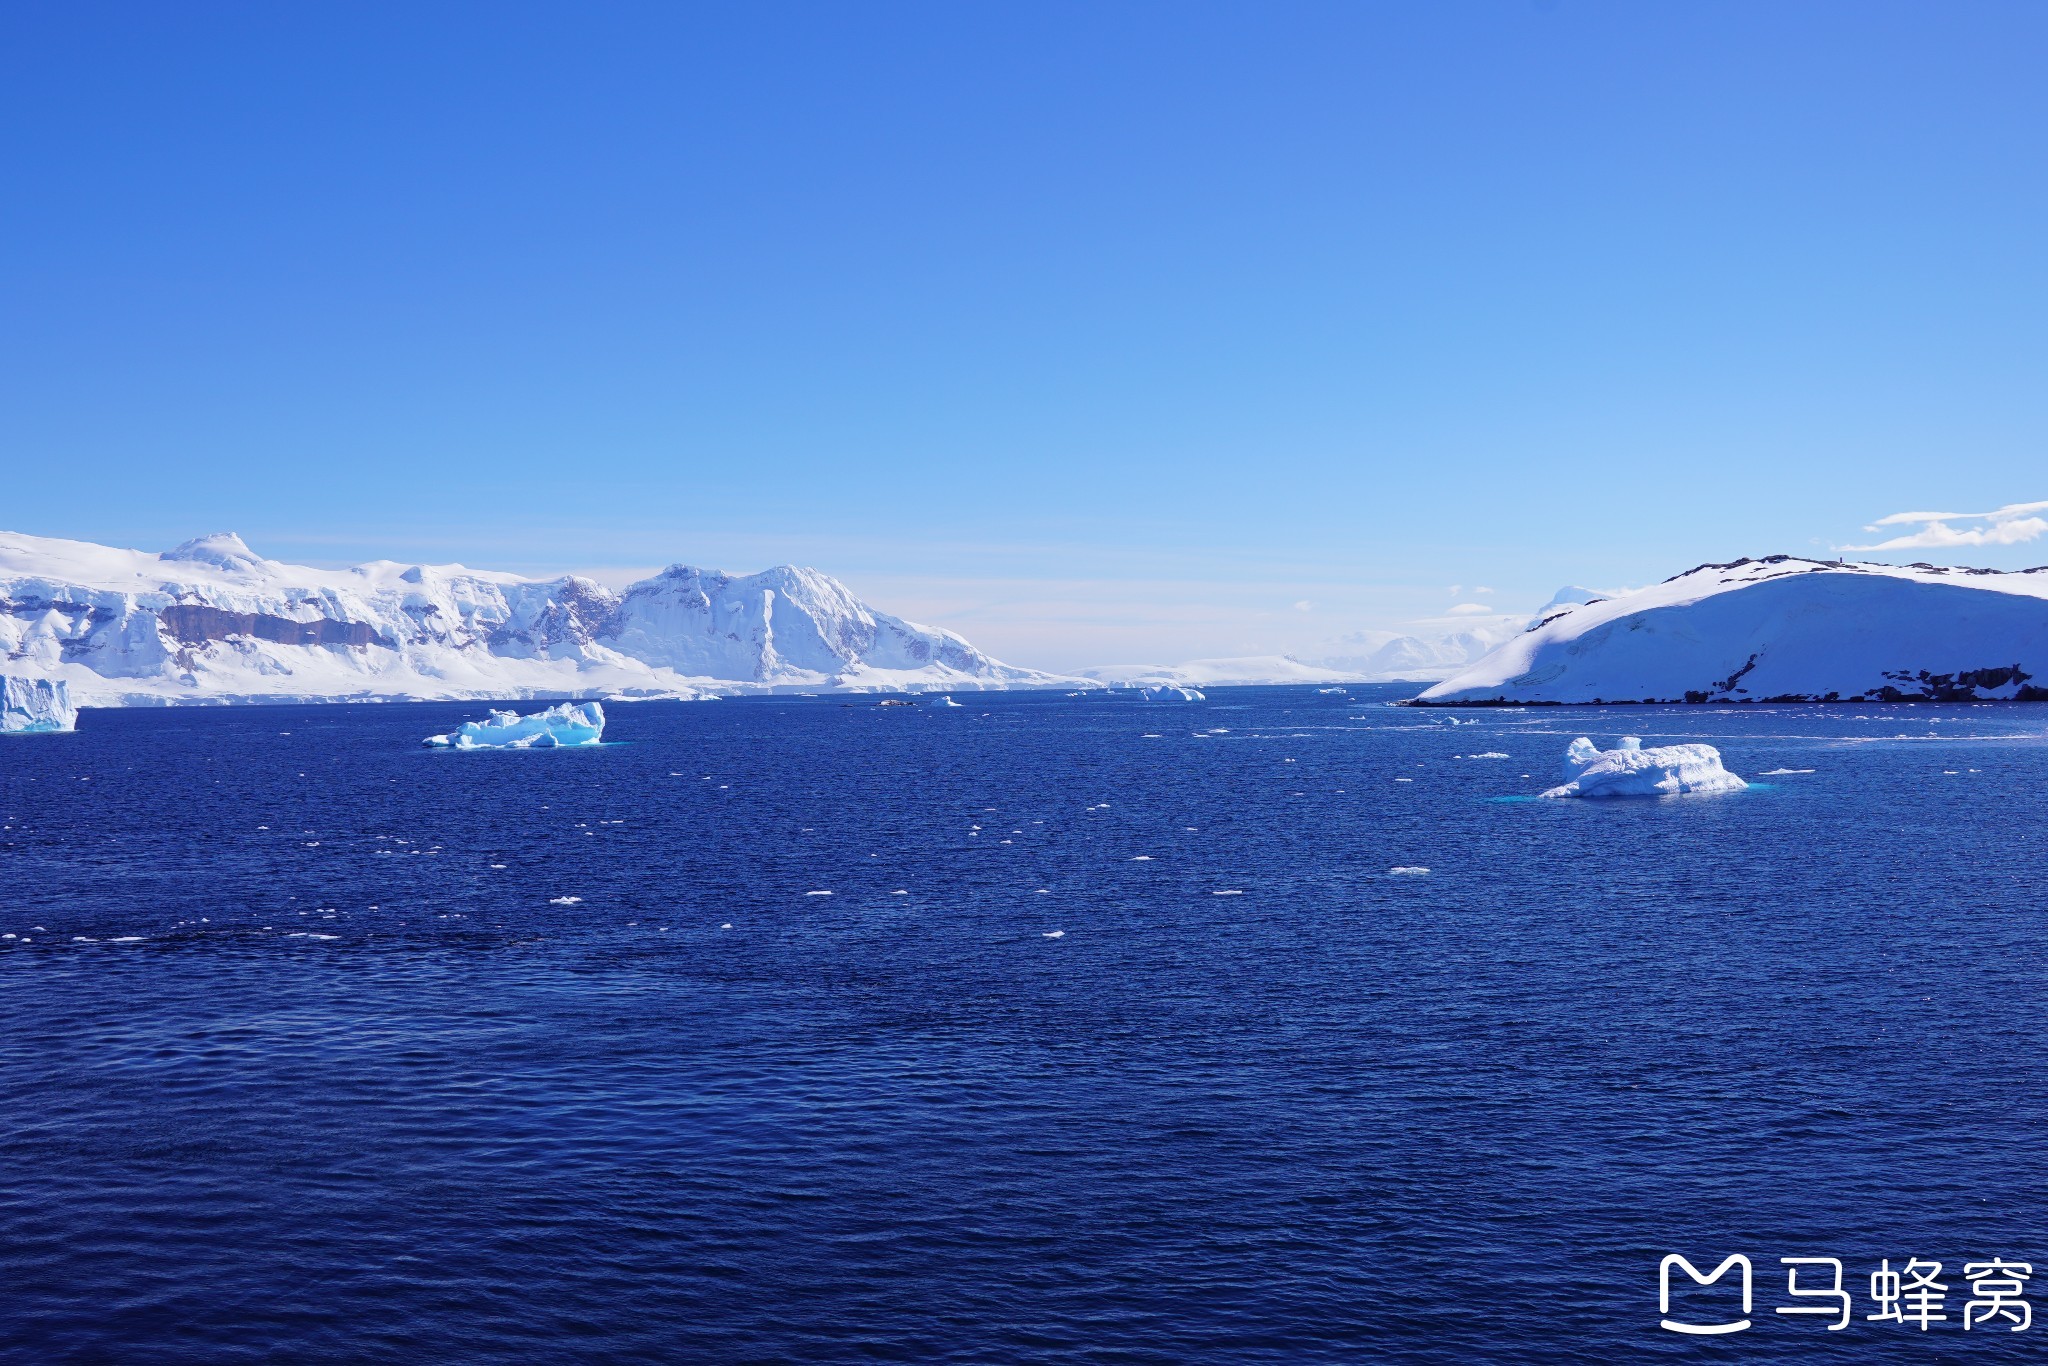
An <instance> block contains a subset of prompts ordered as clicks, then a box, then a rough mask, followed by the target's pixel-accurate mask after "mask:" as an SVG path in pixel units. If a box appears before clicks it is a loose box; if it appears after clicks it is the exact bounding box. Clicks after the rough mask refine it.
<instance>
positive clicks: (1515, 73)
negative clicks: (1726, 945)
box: [0, 0, 2048, 666]
mask: <svg viewBox="0 0 2048 1366" xmlns="http://www.w3.org/2000/svg"><path fill="white" fill-rule="evenodd" d="M2044 69H2048V6H2043V5H2040V4H2033V3H2026V4H2020V3H2013V4H1999V3H1968V4H1951V3H1940V4H1937V3H1923V4H1888V3H1868V2H1865V0H1859V2H1858V3H1843V4H1822V3H1814V4H1804V3H1789V4H1788V3H1750V4H1743V3H1725V4H1693V3H1678V2H1676V0H1674V2H1673V3H1659V4H1643V3H1583V2H1582V0H1560V2H1559V3H1554V4H1538V3H1528V2H1526V0H1523V2H1520V3H1510V2H1507V0H1503V2H1502V3H1477V2H1474V3H1445V4H1434V3H1430V4H1425V3H1402V4H1394V3H1381V4H1374V3H1365V2H1364V0H1347V3H1341V4H1284V3H1283V4H1256V5H1254V4H1249V3H1247V4H1241V5H1228V6H1226V5H1220V4H1199V3H1197V4H1189V3H1174V4H1148V3H1130V2H1119V3H1113V4H1102V3H1089V4H1071V5H1070V4H1059V3H1044V2H1042V0H1034V3H1030V4H1012V5H1001V4H957V3H945V4H911V3H862V4H843V3H833V4H776V3H747V4H737V3H735V4H717V5H708V4H707V5H689V4H681V3H662V4H648V5H638V4H626V3H606V4H601V5H568V4H548V5H522V4H509V3H491V4H477V5H464V4H450V3H430V4H406V5H376V4H346V5H344V4H324V5H316V4H273V3H267V2H266V3H261V4H254V3H252V4H222V3H193V4H175V5H173V4H162V3H150V4H138V5H103V4H94V3H90V2H89V0H87V2H81V0H66V3H63V4H55V3H51V4H31V3H24V2H23V0H14V3H10V4H6V5H5V6H4V7H0V119H4V128H5V130H6V132H5V136H4V137H0V187H4V188H0V462H4V465H5V466H6V468H7V470H8V474H7V476H6V478H5V480H4V483H0V526H5V527H9V528H11V529H16V530H21V531H28V532H33V533H39V534H45V535H59V536H74V537H80V538H85V539H92V540H102V541H112V542H117V543H123V544H130V545H140V546H144V547H147V548H157V547H162V546H167V545H170V544H172V543H174V542H176V541H178V540H181V539H183V538H185V537H186V536H188V535H192V534H197V533H199V532H203V531H209V530H216V529H233V530H237V531H240V532H241V533H242V534H243V535H244V536H245V537H247V538H248V539H249V541H250V542H251V543H252V544H253V545H254V546H255V547H256V548H257V549H258V550H260V551H262V552H264V553H267V554H271V555H273V556H277V557H280V558H290V559H300V560H311V561H315V562H321V563H336V562H346V561H350V560H354V559H361V558H368V557H372V556H388V557H391V558H396V559H407V560H418V559H430V560H446V559H459V560H463V561H465V562H468V563H472V564H481V565H489V566H494V567H504V568H518V569H526V570H531V571H537V572H552V571H556V570H560V569H565V568H583V569H600V570H605V571H607V572H608V573H613V574H616V573H617V572H623V571H625V570H628V569H630V568H634V567H646V566H653V565H657V564H660V563H664V562H668V561H672V560H689V561H692V562H696V563H708V564H714V565H720V566H723V567H728V568H733V569H740V570H745V569H754V568H759V567H762V566H764V565H766V564H769V563H771V562H775V561H781V560H794V561H798V562H802V563H810V564H815V565H817V566H818V567H820V568H823V569H825V570H827V571H828V572H832V573H836V574H838V575H839V576H840V577H842V578H845V579H847V580H848V581H849V582H850V583H851V584H852V585H853V586H854V587H855V588H856V589H857V590H860V591H862V592H864V593H866V594H867V595H868V596H869V597H871V598H873V599H875V600H877V601H879V602H880V603H881V604H882V605H884V606H889V607H892V608H895V609H898V610H902V611H905V612H907V613H908V614H910V615H914V616H920V617H922V618H923V619H927V620H936V621H938V622H939V623H940V624H945V625H951V626H954V627H956V628H957V629H960V630H963V631H965V632H966V633H967V634H969V635H970V637H972V638H974V639H975V640H976V641H977V643H981V644H983V645H984V646H985V647H987V648H989V649H991V650H993V651H995V652H996V653H999V654H1002V655H1005V656H1007V657H1012V658H1015V659H1017V660H1018V661H1019V662H1023V663H1033V664H1041V665H1049V666H1068V665H1078V664H1085V663H1099V662H1110V661H1116V660H1131V659H1151V660H1170V659H1176V658H1186V657H1190V656H1194V655H1202V654H1233V653H1250V652H1262V651H1265V650H1271V649H1283V648H1290V647H1303V646H1308V645H1311V644H1313V643H1314V642H1315V641H1316V640H1317V639H1319V638H1321V637H1324V636H1328V635H1332V634H1335V633H1337V632H1340V631H1345V630H1352V629H1356V628H1359V627H1365V626H1380V625H1392V624H1397V623H1399V622H1402V621H1405V620H1410V619H1414V618H1418V617H1428V616H1430V615H1432V614H1434V613H1439V612H1441V611H1442V610H1443V608H1444V607H1445V606H1446V604H1447V603H1448V602H1450V601H1453V600H1454V598H1453V596H1452V595H1451V594H1450V586H1451V585H1454V584H1455V585H1463V586H1465V587H1466V588H1467V589H1468V590H1469V588H1470V586H1473V585H1485V586H1487V587H1491V588H1494V589H1495V590H1496V593H1495V595H1493V597H1492V598H1491V599H1489V600H1492V601H1500V602H1507V603H1510V604H1511V605H1515V606H1529V605H1533V603H1534V602H1537V601H1541V600H1542V598H1543V597H1545V596H1547V595H1548V593H1549V591H1550V590H1551V589H1552V588H1554V587H1556V586H1557V585H1558V584H1560V583H1565V582H1580V583H1590V584H1594V585H1597V586H1607V585H1618V584H1628V583H1640V582H1644V581H1647V580H1650V579H1655V578H1660V577H1663V576H1664V575H1666V574H1669V573H1672V572H1675V571H1677V570H1680V569H1684V568H1687V567H1689V566H1690V565H1692V564H1694V563H1697V562H1699V561H1701V560H1705V559H1723V558H1732V557H1734V556H1737V555H1743V554H1762V553H1768V552H1771V551H1776V550H1791V551H1805V552H1814V551H1818V550H1820V549H1822V548H1824V547H1830V546H1834V545H1840V544H1848V543H1858V544H1860V543H1865V542H1869V541H1872V540H1874V539H1876V538H1875V537H1874V536H1872V535H1871V534H1869V533H1865V532H1864V531H1863V530H1862V528H1863V527H1864V526H1865V525H1867V524H1869V523H1872V522H1874V521H1875V520H1876V519H1877V518H1879V517H1882V516H1885V515H1887V514H1891V513H1897V512H1901V511H1909V510H1923V509H1926V510H1942V511H1973V512H1981V511H1988V510H1990V509H1992V508H1997V507H2000V506H2002V505H2006V504H2011V503H2016V502H2022V501H2027V500H2035V499H2043V498H2048V385H2044V384H2043V382H2042V377H2043V375H2044V374H2048V252H2044V250H2043V246H2042V244H2043V243H2044V242H2048V212H2044V210H2048V170H2044V168H2048V80H2044V79H2043V78H2042V72H2043V71H2044ZM1887 534H1888V533H1887ZM2014 542H2015V543H2010V544H1998V545H1992V546H1988V547H1983V548H1972V549H1969V550H1967V551H1957V552H1953V553H1944V554H1942V555H1941V556H1938V557H1941V558H1951V559H1959V560H1964V561H1978V562H1982V563H1987V564H1993V565H2000V566H2014V565H2019V564H2031V563H2036V562H2039V561H2042V560H2048V541H2034V542H2032V543H2029V542H2028V541H2027V540H2026V537H2025V535H2024V534H2016V536H2015V538H2014ZM1923 553H1933V552H1922V551H1917V550H1915V551H1912V552H1910V553H1908V554H1907V555H1906V558H1914V557H1917V556H1918V555H1920V554H1923ZM1465 596H1469V592H1468V593H1467V594H1466V595H1465ZM1296 604H1306V606H1300V607H1298V606H1297V605H1296Z"/></svg>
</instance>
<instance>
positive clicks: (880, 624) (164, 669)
mask: <svg viewBox="0 0 2048 1366" xmlns="http://www.w3.org/2000/svg"><path fill="white" fill-rule="evenodd" d="M0 672H4V673H6V674H9V675H22V676H34V677H45V678H55V679H62V680H64V681H65V682H67V683H69V684H70V686H71V691H72V694H73V696H74V697H75V698H76V699H77V700H78V701H79V702H80V703H82V704H85V705H102V706H104V705H110V704H116V703H148V702H164V701H215V700H231V699H249V698H267V699H273V700H283V699H288V698H362V699H369V698H434V697H439V698H517V697H601V696H645V697H691V696H702V695H709V694H715V693H719V692H732V691H735V690H738V689H737V688H736V686H735V685H740V686H744V687H761V688H771V687H802V688H816V689H854V690H882V689H910V690H918V689H924V688H940V689H952V690H959V689H971V688H1006V687H1033V686H1048V685H1054V684H1059V683H1063V682H1064V683H1070V682H1071V680H1065V679H1061V678H1058V677H1056V676H1054V675H1051V674H1044V673H1039V672H1037V671H1035V670H1030V669H1019V668H1013V667H1011V666H1010V665H1007V664H1002V663H999V662H997V661H995V660H993V659H990V658H989V657H988V656H987V655H984V654H982V653H981V652H980V651H979V650H976V649H975V648H974V647H973V646H972V645H970V644H968V643H967V642H966V641H965V640H963V639H961V638H960V637H959V636H957V635H954V634H953V633H952V632H950V631H942V630H938V629H935V628H933V627H929V626H918V625H914V624H913V623H911V622H907V621H904V620H902V619H901V618H898V617H893V616H890V615H888V614H887V613H884V612H878V611H876V610H874V609H873V608H871V607H869V606H868V605H867V604H865V603H863V602H861V601H860V600H859V599H858V598H856V597H854V596H853V594H852V593H850V592H848V591H847V589H846V587H845V585H843V584H841V583H839V582H838V581H836V580H834V579H831V578H828V577H827V576H825V575H823V574H820V573H818V572H817V571H815V570H810V569H796V568H791V567H788V566H785V567H782V568H779V569H770V570H767V571H766V572H764V573H760V574H750V575H746V576H742V577H735V576H733V575H730V574H719V573H713V572H710V571H707V570H702V569H693V568H690V567H689V566H687V565H676V566H674V567H672V568H670V569H667V570H664V571H662V572H661V573H660V574H657V575H655V576H654V577H653V578H650V579H645V580H642V581H641V582H639V583H636V584H633V585H632V586H631V587H629V588H627V589H626V590H625V591H624V592H623V593H615V592H613V591H611V590H610V589H608V588H606V587H604V586H603V585H602V584H599V583H597V582H595V581H594V580H591V579H586V578H581V577H578V576H574V575H571V576H568V577H565V578H559V579H529V578H523V577H521V576H519V575H517V574H501V573H492V572H489V571H485V570H473V569H465V568H464V567H462V566H461V565H405V564H398V563H394V562H392V561H389V560H380V561H377V562H375V563H372V564H365V565H358V566H356V567H355V568H353V569H343V570H324V569H310V568H307V567H305V566H302V565H289V564H280V563H278V562H277V561H275V560H266V559H264V558H262V557H261V556H259V555H257V554H256V553H255V552H254V551H252V550H250V549H249V547H248V546H246V545H244V544H243V543H242V541H241V539H240V538H239V537H236V536H233V535H217V536H204V537H201V538H199V539H198V540H193V541H187V542H186V543H185V544H183V545H181V546H179V547H177V548H176V549H175V550H168V551H165V552H163V553H162V554H152V553H150V552H147V551H140V550H116V549H112V548H110V547H107V546H100V545H93V544H90V543H87V542H83V541H62V540H53V539H49V538H46V537H38V536H25V535H19V534H16V533H11V532H0Z"/></svg>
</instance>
